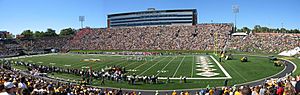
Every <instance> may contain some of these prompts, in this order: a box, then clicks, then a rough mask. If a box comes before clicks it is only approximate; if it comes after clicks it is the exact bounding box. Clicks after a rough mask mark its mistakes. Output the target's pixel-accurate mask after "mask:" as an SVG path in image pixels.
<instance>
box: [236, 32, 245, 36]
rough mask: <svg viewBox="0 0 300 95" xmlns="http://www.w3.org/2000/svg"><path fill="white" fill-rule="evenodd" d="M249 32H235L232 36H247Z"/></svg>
mask: <svg viewBox="0 0 300 95" xmlns="http://www.w3.org/2000/svg"><path fill="white" fill-rule="evenodd" d="M247 35H248V34H247V33H244V32H238V33H233V34H232V36H247Z"/></svg>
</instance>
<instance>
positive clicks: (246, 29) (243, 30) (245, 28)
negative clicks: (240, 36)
mask: <svg viewBox="0 0 300 95" xmlns="http://www.w3.org/2000/svg"><path fill="white" fill-rule="evenodd" d="M241 30H242V32H245V33H247V34H249V33H250V31H251V29H249V28H248V27H243V28H242V29H241Z"/></svg>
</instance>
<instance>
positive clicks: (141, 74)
mask: <svg viewBox="0 0 300 95" xmlns="http://www.w3.org/2000/svg"><path fill="white" fill-rule="evenodd" d="M164 59H166V57H165V58H163V59H161V60H159V61H157V62H156V63H155V64H153V65H152V66H151V67H149V68H148V69H146V70H145V71H143V72H142V73H141V74H139V75H143V74H144V73H145V72H147V71H148V70H150V69H151V68H152V67H154V66H155V65H156V64H158V63H159V62H161V61H162V60H164Z"/></svg>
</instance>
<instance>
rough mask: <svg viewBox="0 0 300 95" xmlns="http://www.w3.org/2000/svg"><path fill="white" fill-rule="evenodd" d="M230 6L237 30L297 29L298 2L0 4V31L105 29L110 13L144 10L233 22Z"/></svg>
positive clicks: (47, 0) (50, 0)
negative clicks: (188, 11) (190, 11)
mask: <svg viewBox="0 0 300 95" xmlns="http://www.w3.org/2000/svg"><path fill="white" fill-rule="evenodd" d="M232 5H239V6H240V13H238V15H237V27H243V26H247V27H250V28H253V26H254V25H262V26H268V27H272V28H281V26H282V24H281V23H283V27H285V28H288V29H295V28H296V29H299V28H300V7H299V6H300V0H0V31H1V30H7V31H9V32H12V33H13V34H20V33H21V32H22V31H23V30H25V29H30V30H33V31H37V30H39V31H45V30H46V29H47V28H52V29H55V30H56V31H57V33H59V31H60V30H61V29H63V28H68V27H71V28H75V29H78V28H80V23H79V21H78V16H81V15H83V16H85V17H86V18H85V19H86V21H85V22H84V26H89V27H95V28H99V27H106V15H107V14H110V13H119V12H131V11H143V10H146V9H147V8H150V7H151V8H156V9H157V10H158V9H181V8H195V9H197V11H198V23H209V22H211V21H213V22H214V23H230V22H234V14H233V13H232Z"/></svg>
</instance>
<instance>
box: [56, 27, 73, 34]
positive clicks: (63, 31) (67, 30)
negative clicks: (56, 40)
mask: <svg viewBox="0 0 300 95" xmlns="http://www.w3.org/2000/svg"><path fill="white" fill-rule="evenodd" d="M74 34H75V29H72V28H66V29H62V30H60V34H59V36H68V35H74Z"/></svg>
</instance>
